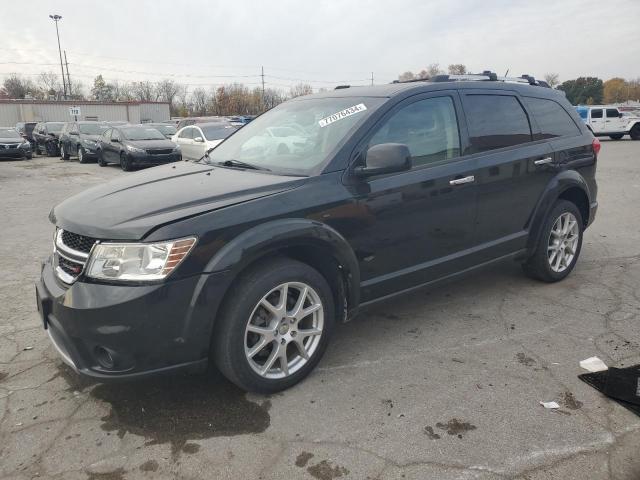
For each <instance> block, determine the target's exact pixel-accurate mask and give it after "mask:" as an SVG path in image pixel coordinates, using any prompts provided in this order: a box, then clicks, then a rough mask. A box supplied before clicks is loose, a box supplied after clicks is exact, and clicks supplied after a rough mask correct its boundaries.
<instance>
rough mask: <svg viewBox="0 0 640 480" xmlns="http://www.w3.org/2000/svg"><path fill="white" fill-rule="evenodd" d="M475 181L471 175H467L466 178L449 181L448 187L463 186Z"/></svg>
mask: <svg viewBox="0 0 640 480" xmlns="http://www.w3.org/2000/svg"><path fill="white" fill-rule="evenodd" d="M475 180H476V177H474V176H473V175H469V176H468V177H464V178H454V179H453V180H449V185H463V184H465V183H471V182H475Z"/></svg>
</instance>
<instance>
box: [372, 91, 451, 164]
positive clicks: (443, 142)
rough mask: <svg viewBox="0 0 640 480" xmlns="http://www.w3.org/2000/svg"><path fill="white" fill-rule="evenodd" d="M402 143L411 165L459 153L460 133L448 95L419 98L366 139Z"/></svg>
mask: <svg viewBox="0 0 640 480" xmlns="http://www.w3.org/2000/svg"><path fill="white" fill-rule="evenodd" d="M381 143H402V144H405V145H407V147H409V151H410V152H411V159H412V161H413V166H414V167H416V166H420V165H426V164H429V163H436V162H440V161H442V160H448V159H450V158H455V157H458V156H460V135H459V134H458V122H457V119H456V111H455V107H454V106H453V100H452V99H451V97H438V98H428V99H425V100H419V101H417V102H415V103H412V104H410V105H407V106H406V107H403V108H402V109H400V110H398V111H397V112H396V113H394V114H393V115H392V116H391V117H390V118H389V119H388V120H386V121H385V122H384V123H383V124H382V126H381V127H380V129H379V130H378V131H377V132H376V133H375V134H374V135H373V137H372V138H371V140H370V141H369V146H373V145H378V144H381Z"/></svg>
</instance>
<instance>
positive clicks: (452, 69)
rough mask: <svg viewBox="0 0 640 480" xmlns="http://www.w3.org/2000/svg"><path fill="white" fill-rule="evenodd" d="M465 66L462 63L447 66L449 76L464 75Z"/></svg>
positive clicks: (465, 71)
mask: <svg viewBox="0 0 640 480" xmlns="http://www.w3.org/2000/svg"><path fill="white" fill-rule="evenodd" d="M466 73H467V66H466V65H464V64H463V63H452V64H451V65H449V75H466Z"/></svg>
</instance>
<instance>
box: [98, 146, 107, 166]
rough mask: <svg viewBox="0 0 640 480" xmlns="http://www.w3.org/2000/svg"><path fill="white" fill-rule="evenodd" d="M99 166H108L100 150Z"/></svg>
mask: <svg viewBox="0 0 640 480" xmlns="http://www.w3.org/2000/svg"><path fill="white" fill-rule="evenodd" d="M98 165H100V166H101V167H106V166H107V162H105V161H104V158H103V157H102V150H98Z"/></svg>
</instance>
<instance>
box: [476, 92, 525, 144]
mask: <svg viewBox="0 0 640 480" xmlns="http://www.w3.org/2000/svg"><path fill="white" fill-rule="evenodd" d="M464 99H465V103H464V111H465V114H466V116H467V121H468V124H469V137H470V138H469V140H470V142H471V146H470V148H469V149H468V151H467V152H466V153H478V152H486V151H488V150H495V149H497V148H504V147H511V146H514V145H520V144H522V143H527V142H530V141H531V127H530V126H529V119H528V117H527V114H526V112H525V111H524V109H523V108H522V105H520V102H519V101H518V99H517V98H516V97H514V96H512V95H466V96H465V97H464Z"/></svg>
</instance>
